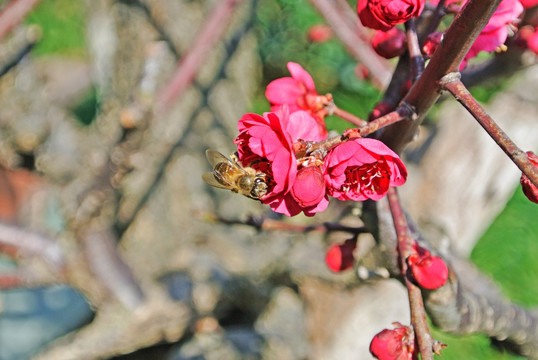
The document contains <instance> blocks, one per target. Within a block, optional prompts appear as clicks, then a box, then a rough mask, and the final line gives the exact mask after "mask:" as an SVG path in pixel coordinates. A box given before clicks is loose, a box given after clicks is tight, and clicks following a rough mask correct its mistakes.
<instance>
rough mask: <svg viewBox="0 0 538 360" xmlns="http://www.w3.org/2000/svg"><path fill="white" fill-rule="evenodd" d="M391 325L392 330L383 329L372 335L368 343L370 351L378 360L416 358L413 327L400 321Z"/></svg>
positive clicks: (412, 359)
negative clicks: (392, 326)
mask: <svg viewBox="0 0 538 360" xmlns="http://www.w3.org/2000/svg"><path fill="white" fill-rule="evenodd" d="M393 325H395V328H394V329H393V330H390V329H384V330H383V331H381V332H380V333H378V334H377V335H375V336H374V338H373V339H372V342H371V343H370V353H372V355H373V356H375V357H376V358H377V359H379V360H403V359H409V360H414V359H418V355H417V352H416V351H415V334H414V332H413V328H411V327H410V326H404V325H402V324H400V323H393Z"/></svg>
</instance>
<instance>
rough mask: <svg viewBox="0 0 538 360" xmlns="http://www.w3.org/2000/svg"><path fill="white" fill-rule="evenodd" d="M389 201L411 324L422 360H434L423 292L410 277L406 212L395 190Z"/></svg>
mask: <svg viewBox="0 0 538 360" xmlns="http://www.w3.org/2000/svg"><path fill="white" fill-rule="evenodd" d="M387 199H388V202H389V206H390V212H391V214H392V218H393V221H394V229H395V231H396V237H397V241H398V255H399V256H398V260H399V261H398V262H399V265H400V271H401V275H402V277H403V282H404V284H405V286H406V288H407V294H408V297H409V309H410V311H411V324H412V325H413V328H414V330H415V336H416V338H417V341H418V345H419V349H420V355H421V359H423V360H430V359H433V338H432V336H431V334H430V329H429V328H428V322H427V320H426V312H425V310H424V302H423V300H422V292H421V290H420V288H419V287H418V286H417V285H415V284H413V283H412V282H411V281H410V280H409V278H408V276H407V272H408V267H407V263H406V259H407V258H408V257H409V255H410V253H411V248H412V246H413V244H412V238H411V237H410V236H409V233H408V231H407V221H406V219H405V215H404V212H403V210H402V207H401V205H400V200H399V198H398V193H397V192H396V189H395V188H389V192H388V194H387Z"/></svg>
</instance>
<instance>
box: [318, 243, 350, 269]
mask: <svg viewBox="0 0 538 360" xmlns="http://www.w3.org/2000/svg"><path fill="white" fill-rule="evenodd" d="M356 247H357V241H356V240H355V239H348V240H346V241H344V242H343V243H341V244H334V245H332V246H331V247H330V248H329V250H328V251H327V254H326V255H325V263H326V264H327V266H328V267H329V269H331V270H332V271H334V272H340V271H345V270H348V269H351V268H352V267H353V262H354V261H355V257H354V256H353V251H354V250H355V248H356Z"/></svg>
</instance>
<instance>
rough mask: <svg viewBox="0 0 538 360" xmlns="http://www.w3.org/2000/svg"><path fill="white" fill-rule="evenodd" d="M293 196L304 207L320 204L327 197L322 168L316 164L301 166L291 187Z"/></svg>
mask: <svg viewBox="0 0 538 360" xmlns="http://www.w3.org/2000/svg"><path fill="white" fill-rule="evenodd" d="M291 196H293V198H294V199H295V200H296V201H297V203H298V204H299V206H301V207H304V208H306V207H309V206H314V205H317V204H319V203H320V201H321V200H322V199H323V198H324V197H325V180H324V179H323V174H322V173H321V169H320V168H319V167H317V166H315V165H312V166H307V167H304V168H301V169H300V170H299V171H298V172H297V177H296V178H295V183H294V184H293V187H292V188H291Z"/></svg>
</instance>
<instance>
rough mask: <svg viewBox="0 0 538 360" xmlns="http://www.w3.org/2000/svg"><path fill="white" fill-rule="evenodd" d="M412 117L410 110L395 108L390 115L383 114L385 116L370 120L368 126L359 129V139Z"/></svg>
mask: <svg viewBox="0 0 538 360" xmlns="http://www.w3.org/2000/svg"><path fill="white" fill-rule="evenodd" d="M412 115H413V111H412V110H411V108H410V107H408V106H404V105H400V106H398V107H397V108H396V110H394V111H391V112H390V113H388V114H385V115H383V116H381V117H378V118H377V119H375V120H372V121H370V122H369V123H368V124H366V125H365V126H363V127H361V128H360V129H359V131H360V136H361V137H365V136H368V135H370V134H371V133H373V132H375V131H377V130H379V129H381V128H383V127H385V126H388V125H391V124H394V123H396V122H398V121H400V120H403V119H406V118H409V117H410V116H412Z"/></svg>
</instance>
